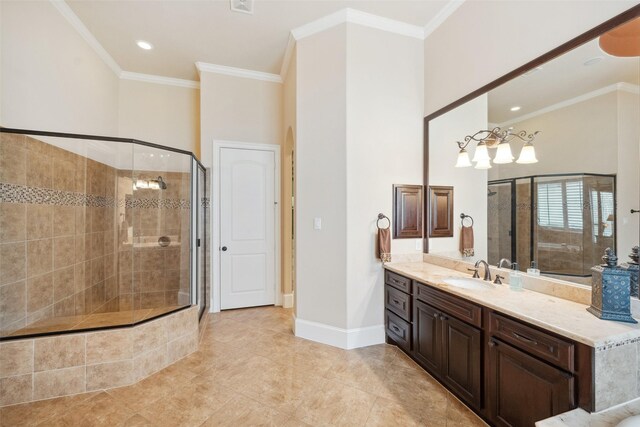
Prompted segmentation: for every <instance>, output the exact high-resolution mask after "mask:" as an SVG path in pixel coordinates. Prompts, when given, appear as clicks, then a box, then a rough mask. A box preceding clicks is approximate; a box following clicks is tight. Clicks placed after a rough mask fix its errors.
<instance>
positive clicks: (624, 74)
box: [489, 39, 640, 124]
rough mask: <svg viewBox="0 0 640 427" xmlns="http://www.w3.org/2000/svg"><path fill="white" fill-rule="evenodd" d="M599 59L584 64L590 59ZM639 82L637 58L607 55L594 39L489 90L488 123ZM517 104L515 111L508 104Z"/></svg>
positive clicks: (639, 65) (638, 62) (638, 59)
mask: <svg viewBox="0 0 640 427" xmlns="http://www.w3.org/2000/svg"><path fill="white" fill-rule="evenodd" d="M595 57H601V58H602V59H601V60H600V61H598V62H595V63H593V64H592V65H588V66H586V65H584V63H585V62H586V61H588V60H589V59H591V58H595ZM621 82H626V83H631V84H635V85H638V84H640V58H638V57H635V58H619V57H614V56H609V55H607V54H605V53H604V52H602V50H600V47H599V46H598V40H597V39H594V40H592V41H590V42H589V43H586V44H584V45H582V46H580V47H578V48H576V49H574V50H572V51H570V52H567V53H565V54H564V55H562V56H559V57H558V58H555V59H553V60H551V61H549V62H547V63H546V64H543V65H542V68H541V69H540V70H538V71H536V72H534V73H531V74H529V75H522V76H520V77H517V78H515V79H513V80H511V81H509V82H507V83H505V84H503V85H502V86H499V87H497V88H496V89H493V90H492V91H490V92H489V122H490V123H496V124H504V123H505V122H507V124H508V122H510V121H512V120H514V119H516V118H519V117H522V116H524V115H527V114H530V113H533V112H536V111H538V110H540V109H543V108H545V107H548V106H551V105H554V104H557V103H559V102H563V101H566V100H570V99H572V98H575V97H578V96H581V95H584V94H586V93H589V92H592V91H595V90H598V89H602V88H604V87H606V86H610V85H613V84H616V83H621ZM514 106H520V107H521V109H520V110H519V111H516V112H512V111H510V108H511V107H514Z"/></svg>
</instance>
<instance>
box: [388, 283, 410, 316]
mask: <svg viewBox="0 0 640 427" xmlns="http://www.w3.org/2000/svg"><path fill="white" fill-rule="evenodd" d="M384 305H385V307H387V309H389V310H391V311H393V312H394V313H395V314H397V315H398V316H400V317H402V318H403V319H404V320H406V321H407V322H410V321H411V297H410V296H409V295H407V294H405V293H404V292H400V291H399V290H397V289H396V288H392V287H391V286H389V285H386V286H385V287H384Z"/></svg>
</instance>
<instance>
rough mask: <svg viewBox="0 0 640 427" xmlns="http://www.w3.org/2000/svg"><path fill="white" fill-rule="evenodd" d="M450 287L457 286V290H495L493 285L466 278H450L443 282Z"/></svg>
mask: <svg viewBox="0 0 640 427" xmlns="http://www.w3.org/2000/svg"><path fill="white" fill-rule="evenodd" d="M442 281H443V282H444V283H446V284H447V285H449V286H455V287H457V288H464V289H494V286H493V285H492V284H491V283H488V282H485V281H483V280H480V279H468V278H465V277H448V278H446V279H443V280H442Z"/></svg>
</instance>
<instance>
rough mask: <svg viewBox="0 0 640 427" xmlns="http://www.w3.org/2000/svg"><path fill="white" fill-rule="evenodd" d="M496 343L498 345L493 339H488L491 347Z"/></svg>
mask: <svg viewBox="0 0 640 427" xmlns="http://www.w3.org/2000/svg"><path fill="white" fill-rule="evenodd" d="M497 345H498V343H497V342H495V341H494V340H489V347H491V348H493V347H495V346H497Z"/></svg>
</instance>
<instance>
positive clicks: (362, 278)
mask: <svg viewBox="0 0 640 427" xmlns="http://www.w3.org/2000/svg"><path fill="white" fill-rule="evenodd" d="M297 55H298V64H297V65H298V67H297V73H298V88H297V95H298V98H297V138H298V139H297V141H296V144H297V145H296V147H297V151H296V171H297V186H296V194H297V199H296V203H297V204H296V209H297V218H296V222H297V239H296V249H297V250H296V271H297V278H296V284H297V285H296V286H297V288H296V299H297V317H298V318H297V321H296V328H297V329H296V333H299V330H298V326H299V324H300V323H301V321H302V322H304V321H306V322H309V321H310V322H315V323H316V326H317V324H318V323H319V324H321V325H322V327H326V326H330V327H334V328H340V330H342V331H348V332H342V334H343V335H348V336H349V339H348V342H346V341H343V342H340V340H339V339H335V340H332V339H328V340H326V341H325V342H329V343H330V344H334V345H341V346H344V345H347V346H360V345H370V344H374V343H380V342H383V341H384V327H383V322H384V295H383V286H384V284H383V270H382V268H381V267H382V266H381V263H380V261H379V260H377V259H376V255H375V238H376V219H377V215H378V213H379V212H383V213H386V214H387V215H389V216H391V211H392V201H393V192H392V186H393V184H421V183H422V178H423V177H422V148H423V141H422V118H423V106H422V102H423V96H422V90H423V88H422V84H423V83H422V82H423V79H422V76H423V60H422V41H421V40H416V39H412V38H408V37H404V36H399V35H394V34H390V33H386V32H382V31H379V30H375V29H371V28H365V27H361V26H358V25H354V24H346V25H340V26H338V27H334V28H332V29H330V30H327V31H324V32H322V33H318V34H315V35H313V36H310V37H307V38H304V39H302V40H300V41H299V42H298V47H297ZM372 70H375V71H372ZM315 217H320V218H322V223H323V228H322V230H314V229H313V218H315ZM416 241H418V242H419V239H409V240H394V241H393V243H392V252H393V253H407V252H417V253H420V252H421V249H420V248H418V249H416ZM303 326H304V325H303ZM332 331H333V332H327V333H328V334H329V335H331V333H335V330H332ZM303 332H304V333H303V334H302V336H305V337H308V338H309V337H311V338H314V339H318V336H320V337H321V338H327V336H326V335H322V334H319V335H316V336H313V335H312V334H306V333H307V332H308V329H304V331H303ZM310 335H311V336H310ZM338 335H339V334H338ZM334 338H335V337H334ZM352 338H353V339H352Z"/></svg>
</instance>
